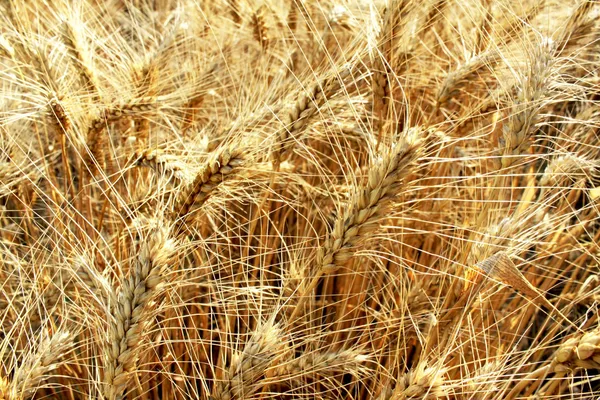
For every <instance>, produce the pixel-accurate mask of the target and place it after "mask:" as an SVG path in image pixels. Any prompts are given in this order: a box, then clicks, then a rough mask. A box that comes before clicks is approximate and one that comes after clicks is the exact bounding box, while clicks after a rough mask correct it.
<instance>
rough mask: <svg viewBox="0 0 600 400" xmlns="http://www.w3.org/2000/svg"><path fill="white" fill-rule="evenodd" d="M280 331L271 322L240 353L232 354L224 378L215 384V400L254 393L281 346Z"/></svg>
mask: <svg viewBox="0 0 600 400" xmlns="http://www.w3.org/2000/svg"><path fill="white" fill-rule="evenodd" d="M282 340H283V335H282V332H281V329H280V328H279V327H278V326H277V325H276V324H274V323H273V322H272V321H269V322H265V323H263V324H262V325H260V326H258V327H257V328H256V330H255V331H254V333H253V334H252V336H251V338H250V340H248V342H247V343H246V344H245V346H244V348H243V349H242V350H241V351H234V352H233V355H232V357H231V360H230V362H229V366H228V367H227V368H226V370H225V371H224V373H223V377H222V378H221V379H220V380H219V381H217V382H215V384H214V387H213V390H212V396H211V398H212V399H214V400H233V399H240V400H242V399H247V398H250V397H251V396H252V395H254V394H255V393H257V392H258V391H259V390H260V389H261V387H262V384H261V382H260V380H261V379H262V378H263V377H264V374H265V372H266V370H267V368H268V367H269V366H270V364H271V363H272V362H273V360H274V359H275V358H276V357H278V356H279V355H280V352H281V350H282V348H283V347H282V346H283V341H282Z"/></svg>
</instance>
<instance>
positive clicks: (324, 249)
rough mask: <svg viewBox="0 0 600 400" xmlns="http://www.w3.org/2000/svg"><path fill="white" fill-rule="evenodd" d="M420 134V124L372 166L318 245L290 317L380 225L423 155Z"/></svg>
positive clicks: (294, 315)
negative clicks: (309, 275) (310, 272)
mask: <svg viewBox="0 0 600 400" xmlns="http://www.w3.org/2000/svg"><path fill="white" fill-rule="evenodd" d="M421 135H422V132H421V130H420V129H418V128H413V129H411V130H409V133H408V134H407V135H406V136H405V137H403V138H401V139H400V140H399V142H398V143H395V144H394V145H393V146H392V148H391V149H390V150H389V152H387V153H385V154H384V155H383V157H381V158H380V159H379V160H377V161H376V162H375V163H374V165H373V166H372V168H371V169H370V170H369V177H368V179H367V182H366V183H365V184H364V185H362V186H360V187H358V188H357V189H356V191H355V192H354V193H353V195H352V197H351V199H350V201H349V203H348V204H347V205H346V207H345V208H344V209H343V211H342V212H341V213H340V215H339V217H338V218H337V219H336V220H335V222H334V225H333V229H332V231H331V233H329V235H328V236H327V239H326V240H325V242H324V243H323V245H322V246H320V247H319V249H318V251H317V259H316V265H315V276H314V277H312V278H310V280H309V283H308V286H307V288H306V289H305V290H304V291H303V297H301V298H300V301H299V302H298V304H297V305H296V307H295V309H294V311H293V313H292V315H291V317H290V320H291V321H293V320H294V318H295V317H296V316H297V315H298V313H299V312H300V310H301V308H302V306H303V305H304V302H305V301H306V300H307V297H308V295H309V294H310V293H311V292H312V290H313V289H314V288H315V287H316V285H317V283H318V281H319V279H320V278H321V276H323V275H325V274H332V273H334V272H335V271H337V270H338V269H339V268H340V267H342V266H343V265H344V264H345V263H346V262H347V261H348V260H349V259H350V258H351V257H352V255H353V254H354V251H355V250H356V245H357V244H358V243H359V241H360V240H361V239H364V238H365V237H366V236H367V235H368V234H369V233H370V232H372V231H373V230H375V229H376V228H377V224H378V220H379V218H381V216H382V215H383V214H384V213H385V211H386V209H387V206H388V205H389V202H388V201H389V200H390V199H391V198H392V197H393V196H394V195H396V194H397V193H398V191H399V189H400V187H401V186H402V184H403V182H402V181H401V180H402V178H404V177H406V176H407V175H408V174H410V172H411V171H412V169H413V164H414V162H415V161H416V160H417V159H418V157H419V155H420V151H421V143H422V137H421Z"/></svg>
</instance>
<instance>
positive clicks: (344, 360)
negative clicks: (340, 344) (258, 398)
mask: <svg viewBox="0 0 600 400" xmlns="http://www.w3.org/2000/svg"><path fill="white" fill-rule="evenodd" d="M370 366H372V365H369V357H368V356H366V355H364V354H362V353H361V352H359V351H355V350H342V351H331V352H308V353H306V354H302V355H300V356H299V357H297V358H293V359H282V360H281V361H280V363H279V364H278V365H277V366H276V367H275V368H274V374H275V375H276V376H277V377H278V379H279V378H280V379H290V380H293V381H297V384H302V382H303V381H304V380H306V378H307V377H310V378H311V379H317V380H318V379H327V378H331V377H335V376H336V375H341V374H344V373H350V374H353V375H356V376H357V377H363V378H364V377H365V376H367V375H368V371H369V367H370Z"/></svg>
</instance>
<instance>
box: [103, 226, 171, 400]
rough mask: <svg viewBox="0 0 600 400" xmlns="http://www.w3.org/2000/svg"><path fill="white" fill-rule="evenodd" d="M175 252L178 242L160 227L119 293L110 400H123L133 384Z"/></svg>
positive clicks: (110, 352)
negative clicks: (150, 322) (136, 365)
mask: <svg viewBox="0 0 600 400" xmlns="http://www.w3.org/2000/svg"><path fill="white" fill-rule="evenodd" d="M174 252H175V242H174V241H173V240H172V239H169V238H168V232H167V230H166V229H157V230H156V231H155V232H154V233H153V234H152V235H151V236H150V237H149V238H148V239H147V241H146V242H145V243H144V244H143V245H142V248H141V250H140V252H139V253H138V254H137V255H136V256H135V258H134V260H133V264H132V265H131V268H130V272H129V276H128V277H127V278H125V279H124V280H123V282H122V284H121V287H120V288H119V290H118V292H117V293H116V296H115V299H114V302H115V303H114V305H113V306H112V320H111V321H110V324H109V332H108V337H109V341H108V343H107V345H106V347H105V349H104V352H105V365H104V376H103V382H104V388H103V392H104V395H105V396H106V398H108V399H109V400H116V399H122V398H123V396H124V392H125V390H126V389H127V387H128V385H129V384H130V376H129V373H130V372H132V371H133V370H134V369H135V364H136V360H137V357H138V355H139V351H140V347H141V346H140V342H141V340H142V335H143V333H144V331H145V328H146V325H147V324H148V323H149V319H150V318H149V316H150V315H151V314H152V310H151V308H156V305H160V303H161V302H162V300H161V296H162V295H163V294H164V291H163V286H164V283H165V281H166V278H165V274H166V272H167V269H168V268H169V267H170V266H171V265H172V262H173V254H174ZM152 300H153V302H152V303H151V301H152ZM151 304H154V306H152V307H151Z"/></svg>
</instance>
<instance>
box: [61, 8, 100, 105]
mask: <svg viewBox="0 0 600 400" xmlns="http://www.w3.org/2000/svg"><path fill="white" fill-rule="evenodd" d="M77 23H80V22H74V21H71V20H67V21H64V22H63V24H62V26H61V35H62V40H63V42H64V43H65V47H66V48H67V51H68V53H69V56H71V59H72V62H73V65H74V67H75V70H76V71H77V73H78V74H79V76H80V78H81V81H82V83H83V85H84V87H85V88H86V89H88V90H90V92H91V93H93V94H94V96H99V90H98V79H97V77H96V74H95V70H94V67H93V65H92V62H91V59H90V55H89V51H88V48H87V46H86V45H85V43H83V41H82V38H81V36H82V35H81V33H80V32H79V31H78V30H77V29H76V24H77Z"/></svg>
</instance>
